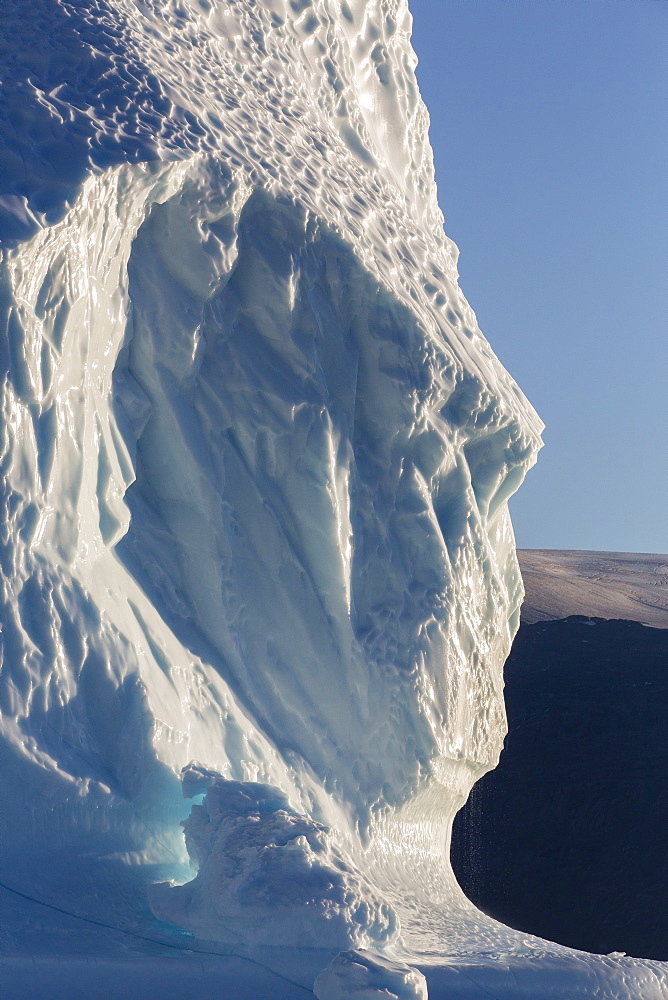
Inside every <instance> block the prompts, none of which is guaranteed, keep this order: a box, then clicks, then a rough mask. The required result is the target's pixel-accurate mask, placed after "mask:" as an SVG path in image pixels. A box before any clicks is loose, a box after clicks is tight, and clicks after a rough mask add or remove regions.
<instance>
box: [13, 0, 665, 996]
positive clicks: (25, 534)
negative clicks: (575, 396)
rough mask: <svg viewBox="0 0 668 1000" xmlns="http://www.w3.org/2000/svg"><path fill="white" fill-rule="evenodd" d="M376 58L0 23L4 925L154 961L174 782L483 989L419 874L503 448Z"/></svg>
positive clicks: (477, 704)
mask: <svg viewBox="0 0 668 1000" xmlns="http://www.w3.org/2000/svg"><path fill="white" fill-rule="evenodd" d="M409 32H410V15H409V13H408V9H407V6H406V3H405V2H404V0H376V2H366V0H364V2H363V0H342V2H339V0H313V2H310V0H289V2H288V0H262V2H258V0H229V2H223V0H211V2H210V0H155V2H154V0H76V2H75V0H42V2H38V0H36V2H34V3H32V4H30V5H29V8H26V5H25V4H24V3H22V2H17V3H13V2H12V0H4V2H3V3H2V5H0V45H2V57H3V64H4V69H3V74H4V95H5V112H4V113H3V116H2V128H3V136H2V139H3V142H2V170H1V171H0V177H1V179H2V180H1V184H2V187H1V189H0V208H2V222H1V224H2V236H3V238H4V245H3V255H2V274H1V286H0V287H1V291H0V294H1V308H2V323H3V326H2V330H3V333H2V345H3V346H2V360H3V373H4V374H3V382H2V414H3V440H2V451H1V458H2V464H1V466H0V477H1V478H0V489H1V490H2V502H3V510H4V511H5V517H4V520H3V523H2V535H1V537H0V557H1V559H2V580H1V586H2V626H3V627H2V642H3V652H2V656H3V660H2V685H1V688H0V699H1V701H0V708H1V710H2V732H1V738H2V755H3V760H4V761H5V762H6V766H5V767H4V776H3V783H4V788H3V801H4V802H5V803H8V805H7V806H6V807H5V808H4V809H3V811H2V817H1V819H0V823H1V827H0V839H1V840H2V843H3V874H2V878H3V881H4V882H5V884H6V885H9V886H11V887H12V888H14V889H16V890H19V891H21V892H22V893H23V894H24V896H29V897H31V898H34V899H38V900H40V901H41V902H43V903H49V904H52V905H56V906H58V907H59V908H60V910H61V911H62V910H66V911H67V912H68V913H73V912H74V913H77V914H78V915H79V916H80V917H83V918H85V919H94V920H97V921H98V925H99V924H100V923H105V924H107V925H110V926H113V927H122V928H123V932H124V933H135V932H137V933H140V932H141V933H142V934H144V935H147V934H149V935H150V934H152V935H154V936H155V935H156V934H158V930H157V928H156V922H155V920H154V918H153V917H152V915H151V914H150V912H149V910H148V905H147V902H146V887H147V885H148V884H150V883H153V882H161V881H162V882H164V881H165V879H166V878H172V879H174V880H176V881H182V882H183V881H185V879H186V878H187V877H188V876H187V874H186V872H185V870H184V867H183V862H184V860H185V851H184V846H183V838H182V831H181V829H180V827H179V821H180V820H181V819H183V817H184V807H183V800H182V797H181V790H180V783H179V774H180V771H181V769H182V768H183V767H184V766H187V765H188V764H189V762H190V761H192V760H193V759H197V760H199V761H201V762H202V763H203V765H204V768H205V769H208V770H209V771H211V772H215V773H217V774H219V775H222V776H223V777H224V778H226V779H228V780H230V781H233V782H257V783H258V784H260V785H271V786H272V787H273V788H275V789H277V790H280V795H281V796H283V797H284V798H282V799H281V801H282V802H283V801H285V802H287V803H288V805H289V809H284V810H282V811H283V812H284V814H285V817H290V818H289V819H285V820H284V822H285V823H292V822H295V823H299V822H304V823H305V824H306V826H305V829H306V830H307V831H308V836H307V834H306V833H304V834H300V836H304V837H305V838H306V844H307V845H308V848H307V847H306V846H304V845H303V844H301V845H300V846H299V850H298V852H297V855H298V856H297V858H296V859H293V860H294V861H295V864H298V865H300V864H305V863H306V859H308V858H310V854H309V853H308V852H309V851H311V852H313V853H317V852H316V851H315V848H314V847H313V844H312V843H311V841H310V840H309V836H311V837H312V838H313V842H314V843H317V844H320V840H319V839H318V838H319V837H320V836H322V837H323V838H325V842H324V843H325V846H323V850H322V851H321V852H320V853H321V854H325V855H327V857H328V858H344V857H345V858H346V859H349V861H348V860H347V861H346V866H347V869H346V871H347V873H346V876H345V878H346V879H347V878H348V877H349V878H350V885H351V886H353V887H354V888H353V889H351V892H353V895H354V893H356V892H357V891H358V887H359V886H362V885H365V886H366V885H367V884H372V885H373V888H369V896H368V899H369V900H372V899H373V900H378V907H380V909H377V908H376V904H375V903H373V905H372V904H370V912H371V911H372V916H371V917H370V919H369V922H368V923H369V928H371V927H373V926H375V921H376V919H377V917H376V916H375V915H373V914H376V913H377V912H382V913H386V912H389V911H390V909H391V910H392V911H393V912H396V913H397V915H398V918H399V921H400V923H401V928H402V931H401V934H402V937H401V944H400V949H403V951H402V952H401V953H402V954H405V955H410V956H416V955H418V954H420V955H422V956H423V957H424V958H425V960H429V961H432V962H434V963H438V962H441V961H442V957H443V955H444V953H446V952H447V954H448V955H449V956H450V959H451V960H454V957H456V956H464V957H466V956H468V957H470V956H471V955H481V954H485V955H487V956H489V957H490V958H494V957H498V956H499V955H505V954H516V949H517V947H518V935H517V934H516V933H514V932H511V931H508V930H506V929H504V928H501V927H499V925H497V924H494V923H493V922H492V921H490V920H488V919H487V918H486V917H484V916H483V915H482V914H480V913H478V912H477V911H475V910H474V909H473V908H472V907H471V906H470V904H469V903H468V902H467V901H466V900H465V899H464V897H463V896H462V894H461V893H460V891H459V890H458V888H457V886H456V884H455V883H454V881H453V878H452V875H451V872H450V871H449V867H448V864H447V861H446V858H447V853H448V850H447V844H448V837H449V828H450V823H451V819H452V816H453V814H454V812H455V811H456V809H457V808H458V806H459V805H460V804H461V803H462V802H463V801H464V799H465V797H466V795H467V793H468V791H469V789H470V787H471V785H472V783H473V782H474V781H475V779H476V778H477V777H478V776H479V775H480V774H482V773H483V772H484V771H485V770H486V769H488V768H489V767H491V766H493V765H494V763H495V761H496V759H497V757H498V753H499V750H500V748H501V744H502V739H503V734H504V726H505V722H504V711H503V704H502V694H501V684H502V681H501V678H502V664H503V660H504V658H505V656H506V654H507V652H508V648H509V644H510V641H511V638H512V635H513V632H514V630H515V627H516V624H517V619H518V607H519V602H520V598H521V584H520V581H519V575H518V571H517V562H516V558H515V553H514V543H513V536H512V530H511V527H510V523H509V519H508V514H507V509H506V500H507V498H508V496H509V495H510V494H511V493H512V492H513V491H514V490H515V489H516V488H517V486H518V485H519V483H520V481H521V479H522V476H523V474H524V472H525V470H526V468H527V467H528V465H530V463H531V462H532V460H533V457H534V453H535V449H536V447H537V444H538V434H539V430H540V422H539V420H538V418H537V417H536V415H535V414H534V412H533V410H532V409H531V407H530V406H529V404H528V403H527V402H526V400H525V399H524V397H523V396H522V394H521V392H520V391H519V390H518V388H517V387H516V385H515V384H514V382H513V381H512V379H511V378H510V377H509V376H508V375H507V374H506V373H505V372H504V370H503V369H502V368H501V366H500V365H499V363H498V361H497V360H496V358H495V357H494V355H493V353H492V351H491V349H490V348H489V346H488V344H487V342H486V341H485V340H484V338H483V336H482V334H481V333H480V331H479V329H478V327H477V324H476V321H475V316H474V314H473V312H472V310H471V308H470V307H469V305H468V304H467V302H466V301H465V299H464V298H463V296H462V294H461V292H460V290H459V289H458V286H457V281H456V277H457V275H456V250H455V248H454V247H453V245H452V243H451V242H450V241H448V239H447V238H446V237H445V236H444V234H443V230H442V217H441V214H440V212H439V209H438V206H437V202H436V193H435V187H434V180H433V170H432V159H431V151H430V147H429V144H428V139H427V124H428V118H427V114H426V111H425V109H424V107H423V105H422V103H421V101H420V98H419V94H418V91H417V86H416V82H415V76H414V66H415V57H414V54H413V52H412V50H411V47H410V41H409ZM277 794H278V793H277ZM302 817H305V818H306V819H305V820H302V819H301V818H302ZM272 822H273V821H272ZM190 824H191V826H190V828H191V829H194V824H195V821H194V820H191V821H190ZM261 825H262V824H261ZM279 827H280V824H278V823H277V824H276V830H278V828H279ZM324 828H326V830H327V831H328V832H327V835H326V837H325V834H324V833H322V834H321V833H320V832H319V833H318V834H317V835H316V834H315V833H314V832H313V831H316V830H317V831H321V830H322V829H324ZM281 829H282V828H281ZM265 832H266V830H265ZM274 832H276V831H275V830H274V828H273V827H272V835H273V833H274ZM263 835H264V834H263ZM216 843H218V842H217V841H216ZM261 843H262V844H264V841H261ZM264 846H265V847H268V846H269V845H267V844H264ZM263 849H264V848H262V849H260V848H257V850H259V851H260V854H261V853H262V850H263ZM216 850H217V848H215V849H214V848H212V854H214V853H215V851H216ZM299 852H301V853H299ZM224 856H225V852H224V851H223V857H224ZM210 858H211V854H210V855H209V859H210ZM204 867H206V862H205V866H204ZM348 868H349V872H348ZM202 881H203V879H202V878H201V879H200V882H199V883H198V884H197V885H198V887H197V892H198V893H200V888H199V887H200V886H201V883H202ZM344 881H345V879H344ZM346 884H347V883H346ZM272 885H274V887H277V886H282V885H283V883H282V882H280V880H279V881H278V883H276V884H274V883H272V882H271V880H269V881H268V882H267V892H268V893H269V894H271V891H272ZM166 891H167V890H165V892H166ZM190 891H191V893H194V892H195V887H193V888H192V889H191V890H190ZM169 892H170V893H174V898H175V899H176V898H177V894H176V890H169ZM207 893H209V889H206V890H204V891H203V894H202V898H206V899H207V900H208V901H207V902H206V905H207V906H208V905H209V903H211V902H212V898H213V895H215V892H214V887H213V886H211V887H210V893H209V895H207ZM186 895H187V893H186V892H183V891H182V892H181V894H180V897H179V898H181V899H184V898H185V896H186ZM12 898H14V897H12ZM323 898H324V897H323ZM383 907H388V908H389V909H388V910H384V909H382V908H383ZM40 912H41V911H40ZM200 912H201V911H200ZM341 912H343V910H341ZM190 913H191V910H190V909H189V908H188V907H187V906H184V907H183V910H182V911H178V908H177V907H176V906H175V905H174V908H173V909H172V910H171V911H170V914H171V917H172V919H173V920H175V921H177V922H179V920H181V921H182V923H183V924H187V923H188V917H189V914H190ZM12 919H14V918H13V917H12ZM16 919H17V920H18V918H16ZM54 919H55V918H54ZM253 919H254V918H253ZM8 926H10V927H12V928H14V930H15V932H16V933H15V937H11V935H12V934H14V930H11V931H8V932H7V933H8V934H9V935H10V937H9V938H8V940H9V941H10V945H9V946H10V947H14V946H15V944H16V941H17V940H23V938H24V937H25V935H26V934H28V933H29V932H28V930H27V928H28V927H30V926H32V927H35V926H39V922H32V923H31V921H27V922H24V923H23V924H22V925H21V927H18V924H17V925H16V927H15V925H14V924H13V923H11V920H10V924H9V925H8ZM91 926H92V925H91ZM347 926H348V944H349V945H350V946H354V945H355V944H356V943H358V941H359V940H363V938H359V937H358V934H359V933H361V932H360V926H361V925H360V923H359V922H357V923H356V921H355V919H354V918H353V917H351V918H350V919H349V920H348V921H347ZM369 928H367V930H368V929H369ZM367 930H365V931H364V933H367ZM165 933H166V932H165ZM198 933H201V934H203V935H204V936H206V937H208V938H209V939H213V940H220V938H221V934H222V932H221V927H220V923H219V916H218V915H215V916H214V917H212V920H211V925H210V926H208V927H207V928H206V929H204V928H202V927H200V930H199V931H198ZM235 933H236V934H237V935H238V936H239V937H240V938H243V939H245V941H246V944H247V945H251V944H252V943H253V941H252V938H253V935H254V934H255V933H256V926H255V924H254V923H253V921H252V920H251V921H250V923H249V924H248V926H245V925H244V920H243V916H242V915H240V917H239V920H238V923H237V925H236V926H235ZM313 933H316V932H315V931H314V932H313ZM322 933H323V934H324V935H325V937H324V938H323V940H328V939H327V937H326V927H325V924H323V931H322ZM22 936H23V937H22ZM68 940H69V939H68ZM522 941H524V939H523V938H522ZM12 942H13V943H12ZM293 944H294V945H296V946H297V945H299V944H300V942H299V941H294V942H293ZM339 947H341V942H340V940H339V938H338V936H337V944H336V948H337V949H338V948H339ZM397 947H399V945H397ZM521 948H523V949H525V951H522V954H527V955H545V954H553V955H557V956H559V955H565V954H567V953H566V951H565V950H563V949H558V948H555V949H552V948H551V946H548V945H545V944H544V943H543V942H537V941H529V944H526V945H525V944H522V945H521ZM466 960H468V958H467V959H466ZM578 967H580V966H578ZM585 967H586V968H587V969H589V968H590V967H589V966H585ZM638 974H640V973H638ZM642 974H643V975H645V974H647V975H652V976H655V977H656V976H658V975H659V973H654V972H648V971H647V970H645V971H643V973H642ZM513 975H514V974H513ZM634 975H635V973H634ZM656 981H657V982H658V980H656ZM633 988H635V987H633V986H631V987H629V990H631V992H627V993H623V992H621V993H618V994H614V995H619V996H632V995H634V994H633ZM240 995H241V994H240ZM546 995H547V994H546ZM592 995H593V994H592ZM601 995H603V994H601ZM610 995H611V996H612V995H613V994H610ZM646 995H647V996H648V997H649V996H650V993H649V992H647V993H646ZM534 996H535V993H534Z"/></svg>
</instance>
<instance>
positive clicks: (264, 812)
mask: <svg viewBox="0 0 668 1000" xmlns="http://www.w3.org/2000/svg"><path fill="white" fill-rule="evenodd" d="M184 827H185V835H186V847H187V849H188V854H189V855H190V858H191V862H192V863H193V864H194V866H195V867H196V869H197V876H196V877H195V878H194V879H193V880H192V881H191V882H188V883H186V884H185V885H180V886H173V887H172V886H170V885H169V883H166V882H162V883H157V884H155V885H153V886H151V888H150V891H149V897H150V901H151V907H152V909H153V912H154V913H155V914H156V916H158V917H160V918H161V919H162V920H167V921H171V922H172V923H178V924H181V925H182V926H184V927H186V928H187V929H188V930H189V931H192V933H194V934H195V935H197V936H199V937H202V938H205V939H207V938H210V937H214V939H217V940H220V941H223V942H226V943H236V944H243V943H244V942H245V941H247V940H249V939H250V940H251V941H253V942H254V944H256V945H261V946H266V945H270V946H277V945H279V946H280V945H289V946H293V945H294V944H295V943H298V944H299V945H300V946H302V947H310V948H332V949H336V948H337V947H339V946H340V945H341V944H343V945H348V944H349V943H350V942H355V943H356V944H357V945H358V946H359V947H368V946H374V945H375V946H376V947H384V946H387V945H391V944H392V943H393V942H394V941H395V940H396V937H397V932H398V927H397V918H396V915H395V914H394V912H393V911H392V908H391V907H390V906H388V905H387V904H386V903H383V902H382V901H381V900H380V899H378V898H377V893H376V891H375V890H374V887H373V885H371V883H370V882H369V880H368V879H365V878H364V876H362V875H360V874H359V873H358V872H356V870H355V867H354V865H353V863H352V862H351V860H350V858H348V857H346V855H345V854H344V852H342V851H341V849H340V848H339V847H338V846H337V844H336V840H335V838H333V837H332V832H331V831H330V830H329V829H328V828H327V827H325V826H323V825H322V824H321V823H315V822H314V821H313V820H312V819H309V818H308V817H306V816H301V815H299V814H297V813H295V811H294V810H293V809H291V808H290V804H289V802H288V800H287V797H286V796H285V795H284V794H283V793H281V792H280V791H279V790H278V789H276V788H273V787H272V786H270V785H262V784H259V783H258V782H250V781H226V780H225V779H222V778H218V779H216V780H213V781H212V782H211V783H210V784H209V785H208V788H207V792H206V796H205V798H204V801H203V803H202V804H201V805H195V806H194V807H193V809H192V812H191V814H190V816H189V818H188V820H187V821H186V822H185V823H184Z"/></svg>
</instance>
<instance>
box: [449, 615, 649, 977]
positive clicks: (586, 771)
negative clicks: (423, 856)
mask: <svg viewBox="0 0 668 1000" xmlns="http://www.w3.org/2000/svg"><path fill="white" fill-rule="evenodd" d="M505 693H506V705H507V711H508V727H509V732H508V736H507V738H506V742H505V749H504V751H503V753H502V755H501V761H500V763H499V766H498V767H497V768H496V770H494V771H492V772H490V773H489V774H487V775H485V777H484V778H483V779H482V780H481V781H480V782H479V783H478V785H476V787H475V788H474V791H473V794H472V796H471V798H470V800H469V802H468V803H467V804H466V806H465V807H464V808H463V809H462V810H461V812H460V813H459V814H458V816H457V819H456V821H455V826H454V832H453V846H452V862H453V867H454V870H455V873H456V875H457V878H458V880H459V882H460V884H461V886H462V888H463V889H464V891H465V892H466V893H467V895H468V896H469V897H470V898H471V899H472V900H473V902H475V903H476V904H477V905H478V906H479V907H480V908H481V909H482V910H484V911H485V912H486V913H488V914H490V915H492V916H494V917H496V918H498V919H499V920H501V921H503V922H504V923H507V924H510V925H511V926H512V927H516V928H518V929H520V930H524V931H528V932H531V933H534V934H538V935H540V936H541V937H545V938H547V939H549V940H553V941H558V942H560V943H562V944H565V945H570V946H571V947H575V948H581V949H584V950H586V951H593V952H601V953H609V952H612V951H623V952H627V953H628V954H630V955H635V956H638V957H643V958H655V959H662V960H666V959H668V906H667V905H666V898H667V896H668V719H667V716H668V630H666V629H657V628H649V627H647V626H644V625H640V624H639V623H637V622H631V621H618V620H611V621H605V620H602V619H587V618H584V617H581V616H573V617H570V618H566V619H564V620H560V621H549V622H538V623H536V624H533V625H526V624H523V625H522V626H521V628H520V631H519V633H518V635H517V638H516V639H515V643H514V646H513V649H512V652H511V655H510V657H509V659H508V662H507V664H506V692H505Z"/></svg>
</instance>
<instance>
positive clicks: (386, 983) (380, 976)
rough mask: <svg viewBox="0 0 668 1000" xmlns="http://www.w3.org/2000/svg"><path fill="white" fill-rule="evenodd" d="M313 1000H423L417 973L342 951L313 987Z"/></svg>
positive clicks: (360, 953)
mask: <svg viewBox="0 0 668 1000" xmlns="http://www.w3.org/2000/svg"><path fill="white" fill-rule="evenodd" d="M313 992H314V993H315V995H316V997H317V1000H427V996H428V994H427V980H426V979H425V978H424V976H423V975H422V973H421V972H420V971H419V970H418V969H412V968H411V967H410V965H405V964H404V963H403V962H392V961H390V959H388V958H383V957H381V956H380V955H374V954H372V953H370V952H368V951H342V952H339V954H338V955H337V956H336V958H334V959H333V960H332V961H331V962H330V963H329V965H328V966H327V968H326V969H323V971H322V972H321V973H320V974H319V975H318V976H317V978H316V980H315V983H314V984H313Z"/></svg>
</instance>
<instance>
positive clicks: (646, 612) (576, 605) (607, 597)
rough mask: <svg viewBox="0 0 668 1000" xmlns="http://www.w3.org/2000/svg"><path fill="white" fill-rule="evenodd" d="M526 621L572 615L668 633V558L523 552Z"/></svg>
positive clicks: (591, 553)
mask: <svg viewBox="0 0 668 1000" xmlns="http://www.w3.org/2000/svg"><path fill="white" fill-rule="evenodd" d="M517 554H518V557H519V561H520V567H521V570H522V578H523V580H524V587H525V590H526V596H525V598H524V604H523V606H522V621H523V622H526V623H527V624H533V623H534V622H539V621H554V620H556V619H559V618H567V617H568V615H585V616H591V617H595V618H623V619H625V620H627V621H634V622H641V623H642V624H643V625H653V626H654V627H655V628H668V555H652V554H647V553H644V552H586V551H541V550H537V549H520V550H519V551H518V553H517Z"/></svg>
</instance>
